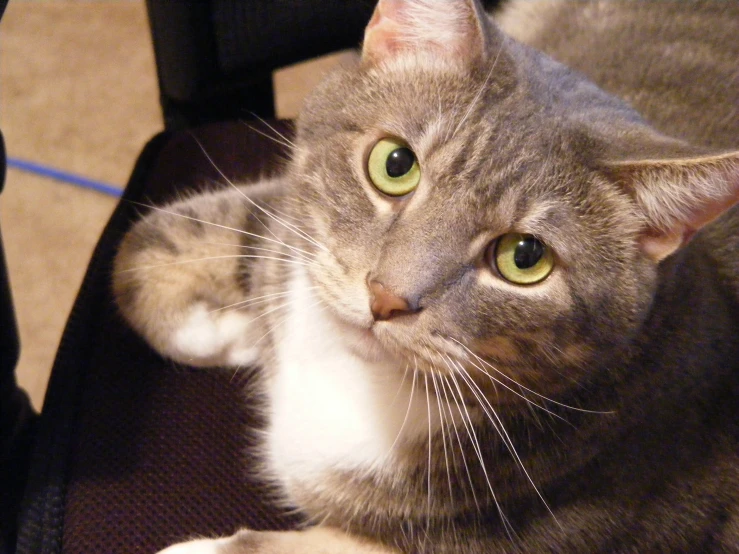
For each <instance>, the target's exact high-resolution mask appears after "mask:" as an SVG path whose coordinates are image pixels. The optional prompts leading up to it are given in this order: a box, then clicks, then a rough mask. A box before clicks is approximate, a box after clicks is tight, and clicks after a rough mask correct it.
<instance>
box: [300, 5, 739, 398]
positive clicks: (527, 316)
mask: <svg viewBox="0 0 739 554" xmlns="http://www.w3.org/2000/svg"><path fill="white" fill-rule="evenodd" d="M297 140H298V148H297V150H296V160H295V165H294V170H295V183H296V188H295V191H294V194H295V196H296V198H299V201H300V202H301V203H302V208H301V209H302V211H303V213H304V216H305V222H306V226H307V227H306V228H307V230H308V232H309V233H310V234H311V235H312V236H313V237H314V238H315V239H316V241H317V242H319V243H321V245H322V246H323V247H322V248H318V247H316V248H315V253H316V255H317V260H318V264H317V266H314V267H313V268H312V269H311V275H312V278H313V280H314V282H315V284H316V285H318V287H319V291H320V295H321V297H322V298H323V300H324V301H325V303H326V304H327V305H328V306H329V307H330V310H331V311H332V312H333V314H334V315H335V316H337V317H338V318H339V319H340V320H341V321H343V322H345V323H346V325H347V328H349V329H354V330H357V332H358V333H359V334H358V335H357V336H358V337H360V339H357V340H358V342H357V344H359V345H360V346H359V347H358V348H359V349H360V350H361V349H362V348H364V350H365V352H364V355H367V356H374V355H377V352H376V350H375V349H374V347H373V344H374V342H373V341H374V340H375V339H376V340H377V341H378V344H381V345H382V347H383V348H382V349H386V350H388V351H390V352H392V353H393V354H394V355H396V356H398V357H399V358H400V359H402V360H405V361H406V362H407V363H412V364H416V365H417V366H418V367H419V368H420V369H424V370H431V369H433V368H435V369H436V370H437V371H439V372H441V373H446V374H451V373H456V374H457V376H459V375H460V374H461V373H462V372H463V371H466V372H467V373H469V375H470V376H471V377H472V378H473V379H474V380H475V381H476V382H478V385H479V386H480V388H481V389H483V390H484V391H485V392H488V391H492V390H493V389H495V388H497V390H498V393H499V394H500V397H499V398H501V399H504V400H505V401H516V400H517V399H518V396H517V395H520V391H521V389H519V388H518V387H517V386H516V385H514V384H513V383H514V382H516V383H520V384H522V385H524V386H526V387H528V388H531V389H534V390H537V391H539V392H541V393H543V394H546V395H548V396H549V395H553V394H557V392H558V391H560V390H562V389H567V388H569V387H572V386H577V385H576V384H577V383H580V382H582V381H583V380H586V379H587V378H588V376H589V375H590V374H591V372H593V371H596V368H597V367H598V366H599V364H600V363H601V362H606V361H608V360H609V359H611V358H612V356H613V355H614V354H616V353H618V352H619V351H620V349H621V348H623V347H624V346H625V345H627V344H628V343H629V342H630V341H632V340H633V338H634V337H635V336H636V335H637V334H638V333H639V332H640V328H641V326H642V324H643V322H644V320H645V318H646V317H647V315H648V313H649V310H650V306H651V304H652V302H653V297H654V292H655V289H656V287H657V279H658V266H659V264H660V263H661V262H662V260H664V259H665V258H667V257H669V256H671V255H673V254H674V253H675V252H676V251H677V250H679V249H680V248H681V247H682V246H683V245H684V244H685V243H686V242H687V240H688V239H689V238H690V236H691V235H692V233H694V232H695V231H696V230H698V229H700V227H701V226H702V225H704V224H705V223H707V222H709V221H711V220H712V219H714V218H715V217H716V216H717V215H719V214H720V213H721V212H722V211H724V210H725V209H727V208H728V207H729V206H731V205H733V204H734V203H735V202H736V201H737V199H738V195H739V154H737V153H734V154H725V155H704V154H702V153H699V151H698V150H696V149H693V148H692V147H690V146H688V145H686V144H684V143H681V142H679V141H676V140H672V139H669V138H666V137H663V136H661V135H659V134H658V133H657V132H656V131H654V130H652V129H651V128H649V127H648V126H647V125H646V124H645V123H644V122H643V121H642V120H641V119H640V118H639V116H638V115H637V114H635V113H634V112H633V111H632V110H631V109H630V108H628V107H627V106H625V105H624V104H622V103H621V102H620V101H618V100H616V99H614V98H612V97H610V96H608V95H607V94H605V93H603V92H602V91H600V90H599V89H598V88H597V87H595V86H594V85H592V84H590V83H589V82H588V81H586V80H584V79H583V78H581V77H580V76H578V75H576V74H574V73H572V72H570V71H569V70H567V69H566V68H564V67H563V66H561V65H559V64H557V63H555V62H553V61H552V60H551V59H549V58H547V57H546V56H543V55H541V54H539V53H537V52H534V51H532V50H531V49H529V48H527V47H525V46H523V45H520V44H518V43H515V42H514V41H512V40H511V39H509V38H507V37H505V36H504V35H503V34H502V33H501V32H500V31H499V30H498V29H497V28H496V26H495V25H494V24H493V23H492V22H491V21H490V20H489V19H488V18H487V16H486V15H485V14H484V12H483V10H482V8H481V6H480V5H479V4H478V2H476V1H473V0H456V1H449V2H446V1H445V2H438V1H436V0H381V1H380V3H379V5H378V7H377V9H376V11H375V14H374V16H373V18H372V21H371V22H370V24H369V26H368V27H367V30H366V34H365V41H364V45H363V51H362V59H361V61H360V62H359V63H358V64H357V66H356V67H352V68H348V69H343V70H341V71H339V72H337V73H336V74H334V75H332V76H331V77H330V78H328V79H327V80H326V81H325V82H324V83H323V85H322V86H320V87H319V88H318V90H317V91H315V92H314V94H313V95H312V96H311V97H310V99H309V100H308V101H307V103H306V106H305V108H304V110H303V113H302V116H301V120H300V124H299V130H298V138H297ZM359 330H362V331H359ZM368 330H370V331H368ZM362 333H365V334H366V335H367V336H368V337H369V335H370V334H371V336H372V338H367V340H366V341H364V342H363V340H364V339H361V337H362V336H364V335H362ZM460 379H462V380H463V381H464V380H465V379H466V377H460ZM493 380H496V381H497V384H495V385H494V384H493ZM573 383H575V385H573Z"/></svg>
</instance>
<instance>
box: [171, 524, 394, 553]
mask: <svg viewBox="0 0 739 554" xmlns="http://www.w3.org/2000/svg"><path fill="white" fill-rule="evenodd" d="M349 552H351V553H354V554H400V552H399V551H398V550H395V549H391V548H388V547H386V546H383V545H380V544H377V543H372V542H369V541H367V540H364V539H360V538H356V537H353V536H350V535H347V534H346V533H343V532H342V531H338V530H336V529H331V528H328V527H313V528H311V529H308V530H306V531H283V532H266V531H241V532H239V533H237V534H235V535H234V536H232V537H228V538H225V539H199V540H194V541H189V542H183V543H180V544H176V545H174V546H170V547H169V548H167V549H165V550H162V551H161V552H160V553H159V554H347V553H349Z"/></svg>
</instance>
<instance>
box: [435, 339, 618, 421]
mask: <svg viewBox="0 0 739 554" xmlns="http://www.w3.org/2000/svg"><path fill="white" fill-rule="evenodd" d="M449 339H450V340H452V341H454V342H456V343H457V344H458V345H459V346H461V347H462V348H464V350H465V351H467V352H468V353H469V354H470V355H472V356H473V357H474V358H476V359H477V360H479V361H480V363H482V364H483V365H485V366H487V367H489V368H490V369H492V370H493V371H494V372H496V373H497V374H498V375H500V376H501V377H503V378H504V379H507V380H508V381H511V382H513V383H514V384H515V385H516V386H518V387H521V389H523V390H525V391H526V392H530V393H531V394H533V395H534V396H537V397H539V398H541V399H542V400H546V401H547V402H551V403H552V404H556V405H557V406H561V407H563V408H567V409H568V410H574V411H576V412H584V413H586V414H599V415H607V414H612V413H614V412H613V411H597V410H586V409H584V408H576V407H575V406H569V405H567V404H563V403H562V402H557V401H556V400H554V399H552V398H549V397H547V396H544V395H543V394H539V393H538V392H536V391H534V390H531V389H530V388H528V387H525V386H523V385H522V384H520V383H519V382H518V381H516V380H515V379H513V378H512V377H509V376H508V375H506V374H505V373H503V372H502V371H500V370H499V369H497V368H496V367H495V366H493V365H491V364H490V363H489V362H487V361H485V360H484V359H482V358H481V357H480V356H478V355H477V354H475V353H474V352H473V351H472V350H470V349H469V348H468V347H467V346H465V345H464V344H462V343H461V342H459V341H458V340H457V339H455V338H454V337H449ZM478 369H480V371H482V372H483V373H484V374H485V375H487V376H488V377H490V378H491V379H495V378H494V377H493V376H492V375H490V373H488V372H487V371H485V370H484V369H483V368H480V367H478ZM496 382H497V383H498V384H500V385H503V383H501V382H500V381H498V380H497V379H496ZM509 390H511V389H509ZM511 392H514V393H515V391H513V390H511ZM515 394H518V393H515ZM519 396H520V394H519ZM523 398H524V399H526V397H523ZM526 400H528V401H529V402H530V400H529V399H526ZM534 406H538V407H540V408H541V406H539V404H536V403H534ZM542 409H544V410H545V411H546V412H548V413H550V414H551V415H555V416H556V414H553V413H552V412H550V411H549V410H546V409H545V408H542ZM557 417H559V416H557ZM560 419H562V418H560Z"/></svg>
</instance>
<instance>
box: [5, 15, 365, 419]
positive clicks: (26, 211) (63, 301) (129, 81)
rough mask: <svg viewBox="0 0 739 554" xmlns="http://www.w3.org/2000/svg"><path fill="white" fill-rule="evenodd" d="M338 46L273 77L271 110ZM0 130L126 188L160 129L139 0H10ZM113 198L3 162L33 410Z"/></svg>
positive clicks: (14, 151)
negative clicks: (274, 97) (6, 167)
mask: <svg viewBox="0 0 739 554" xmlns="http://www.w3.org/2000/svg"><path fill="white" fill-rule="evenodd" d="M350 56H351V54H349V53H341V54H338V55H335V56H332V57H329V58H328V59H324V60H321V61H319V62H317V64H318V65H317V66H316V64H315V63H314V64H309V65H308V66H307V67H306V65H303V66H299V67H297V68H289V69H286V70H284V71H280V72H278V73H277V74H276V75H275V82H276V88H277V107H278V115H281V116H283V117H292V116H294V115H295V113H296V112H297V110H298V107H299V105H300V102H301V100H302V97H303V95H304V94H305V92H306V91H307V90H309V89H310V87H311V86H312V85H313V83H314V82H315V81H316V80H317V79H318V78H320V75H321V74H322V73H323V72H324V71H325V70H326V69H328V68H329V67H331V66H332V65H333V64H335V63H337V62H339V61H342V60H343V59H345V58H347V57H350ZM0 128H1V129H2V132H3V134H4V136H5V143H6V149H7V153H8V156H9V157H12V158H20V159H25V160H31V161H33V162H37V163H42V164H44V165H49V166H52V167H54V168H58V169H62V170H65V171H69V172H73V173H76V174H79V175H82V176H84V177H87V178H90V179H94V180H96V181H102V182H105V183H109V184H111V185H114V186H117V187H123V186H124V185H125V183H126V180H127V178H128V175H129V173H130V171H131V169H132V167H133V164H134V162H135V160H136V156H137V155H138V153H139V152H140V151H141V148H142V147H143V145H144V144H145V143H146V141H147V140H148V139H149V138H150V137H151V136H153V135H154V134H155V133H156V132H158V131H159V130H160V129H161V128H162V119H161V114H160V110H159V104H158V91H157V83H156V75H155V66H154V59H153V53H152V48H151V40H150V36H149V29H148V22H147V19H146V10H145V6H144V2H143V0H107V1H83V0H47V1H29V0H25V1H24V0H11V2H10V4H9V6H8V8H7V11H6V13H5V15H4V17H3V19H2V23H0ZM116 202H117V200H116V199H115V198H113V197H110V196H105V195H103V194H100V193H98V192H93V191H90V190H84V189H81V188H77V187H73V186H70V185H67V184H64V183H60V182H57V181H54V180H50V179H48V178H43V177H39V176H36V175H33V174H30V173H26V172H23V171H20V170H18V169H9V170H8V174H7V178H6V183H5V189H4V190H3V192H2V195H0V229H1V230H2V235H3V240H4V244H5V249H6V257H7V263H8V266H9V271H10V280H11V285H12V288H13V295H14V301H15V305H16V313H17V318H18V324H19V326H20V333H21V343H22V346H21V349H22V350H21V359H20V363H19V365H18V369H17V376H18V381H19V382H20V384H21V386H23V387H24V388H25V389H26V390H27V391H28V392H29V394H30V396H31V398H32V401H33V403H34V405H35V406H36V407H37V408H40V407H41V406H42V403H43V395H44V392H45V390H46V384H47V381H48V377H49V372H50V369H51V366H52V363H53V358H54V354H55V351H56V347H57V344H58V342H59V338H60V336H61V332H62V329H63V326H64V323H65V321H66V317H67V314H68V313H69V310H70V308H71V306H72V303H73V301H74V298H75V295H76V293H77V289H78V287H79V284H80V282H81V280H82V276H83V275H84V272H85V269H86V265H87V262H88V260H89V257H90V254H91V252H92V249H93V247H94V246H95V243H96V241H97V238H98V236H99V235H100V232H101V230H102V228H103V226H104V225H105V223H106V221H107V219H108V217H109V215H110V213H111V212H112V210H113V208H114V207H115V205H116Z"/></svg>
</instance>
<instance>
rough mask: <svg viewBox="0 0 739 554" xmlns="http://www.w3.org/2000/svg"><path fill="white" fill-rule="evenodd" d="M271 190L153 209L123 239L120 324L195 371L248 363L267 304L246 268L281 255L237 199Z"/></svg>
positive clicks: (256, 214)
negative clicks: (122, 321)
mask: <svg viewBox="0 0 739 554" xmlns="http://www.w3.org/2000/svg"><path fill="white" fill-rule="evenodd" d="M278 186H279V183H277V182H266V183H262V184H259V185H257V186H256V187H253V186H252V187H241V188H239V189H236V188H229V189H225V190H222V191H219V192H211V193H204V194H200V195H198V196H193V197H191V198H189V199H186V200H182V201H179V202H175V203H173V204H170V205H167V206H163V207H161V208H155V209H152V210H151V212H150V213H148V214H147V215H146V216H145V217H144V218H143V219H141V220H140V221H138V222H137V223H136V224H135V225H134V226H133V227H132V229H131V230H130V231H129V232H128V233H127V235H126V236H125V238H124V239H123V241H122V243H121V246H120V249H119V251H118V254H117V256H116V259H115V264H114V276H113V289H114V292H115V296H116V299H117V301H118V305H119V307H120V309H121V312H122V313H123V315H124V316H125V318H126V319H127V320H128V322H129V323H130V324H131V325H132V326H133V328H134V329H136V330H137V331H138V332H139V333H140V334H141V335H142V336H143V337H144V338H145V339H146V340H147V342H149V344H150V345H151V346H152V347H154V348H155V349H156V350H157V351H159V352H160V353H161V354H163V355H165V356H168V357H170V358H172V359H174V360H176V361H179V362H183V363H187V364H190V365H196V366H215V365H248V364H251V363H253V362H254V361H255V358H256V355H257V352H256V350H255V348H254V343H255V342H256V341H257V340H258V337H260V336H263V334H264V333H263V331H262V330H261V327H260V324H261V323H262V322H261V321H259V322H258V323H254V322H255V321H256V318H257V314H258V310H259V308H260V307H263V306H264V301H266V300H265V299H262V300H264V301H260V300H259V299H256V297H257V296H260V291H257V290H255V289H254V287H253V286H252V279H251V274H252V269H253V268H254V266H255V264H256V263H258V262H259V260H260V256H274V257H281V256H283V255H284V254H280V248H281V245H280V244H279V242H278V241H276V240H274V238H273V236H272V235H271V233H270V232H269V231H268V230H267V229H266V226H265V224H266V222H268V221H269V217H267V216H266V215H265V214H264V213H263V212H262V211H261V210H259V209H258V208H256V207H255V206H254V205H253V204H252V203H251V202H249V201H248V200H247V198H246V197H245V196H244V195H245V194H248V195H250V196H251V195H252V194H255V193H256V194H257V196H256V199H257V200H259V199H260V197H261V198H264V197H265V195H268V194H269V193H270V191H271V190H272V189H276V188H277V187H278ZM260 236H265V237H266V239H267V240H266V242H264V243H263V242H262V241H263V239H260V238H259V237H260ZM284 256H285V257H287V255H284ZM265 294H266V293H265Z"/></svg>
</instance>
